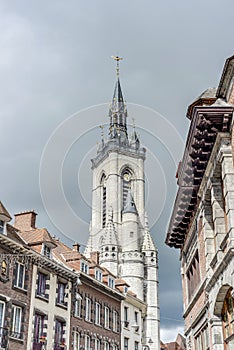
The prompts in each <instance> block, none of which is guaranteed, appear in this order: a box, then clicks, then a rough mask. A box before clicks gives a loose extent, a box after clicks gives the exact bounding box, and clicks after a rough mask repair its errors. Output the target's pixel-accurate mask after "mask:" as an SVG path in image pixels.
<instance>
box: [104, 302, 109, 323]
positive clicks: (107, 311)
mask: <svg viewBox="0 0 234 350" xmlns="http://www.w3.org/2000/svg"><path fill="white" fill-rule="evenodd" d="M104 327H105V328H110V309H109V307H107V306H105V319H104Z"/></svg>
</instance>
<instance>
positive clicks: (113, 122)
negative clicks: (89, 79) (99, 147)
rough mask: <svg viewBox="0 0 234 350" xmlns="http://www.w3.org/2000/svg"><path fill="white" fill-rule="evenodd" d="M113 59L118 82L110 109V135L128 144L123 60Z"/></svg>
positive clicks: (120, 58) (116, 57) (117, 57)
mask: <svg viewBox="0 0 234 350" xmlns="http://www.w3.org/2000/svg"><path fill="white" fill-rule="evenodd" d="M111 57H112V58H113V59H114V60H115V61H116V77H117V81H116V83H115V89H114V95H113V98H112V101H111V104H110V109H109V118H110V127H109V135H110V138H111V139H119V141H120V143H123V144H126V143H127V142H128V133H127V109H126V104H125V103H124V99H123V93H122V89H121V85H120V80H119V61H120V60H122V59H123V58H122V57H119V56H111Z"/></svg>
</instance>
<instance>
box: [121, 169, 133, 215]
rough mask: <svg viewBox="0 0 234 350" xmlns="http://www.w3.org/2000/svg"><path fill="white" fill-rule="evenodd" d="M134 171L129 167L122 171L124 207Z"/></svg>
mask: <svg viewBox="0 0 234 350" xmlns="http://www.w3.org/2000/svg"><path fill="white" fill-rule="evenodd" d="M131 180H132V172H131V171H130V170H129V169H125V170H124V171H123V172H122V206H123V208H124V206H125V203H126V198H127V194H128V191H129V190H130V188H131Z"/></svg>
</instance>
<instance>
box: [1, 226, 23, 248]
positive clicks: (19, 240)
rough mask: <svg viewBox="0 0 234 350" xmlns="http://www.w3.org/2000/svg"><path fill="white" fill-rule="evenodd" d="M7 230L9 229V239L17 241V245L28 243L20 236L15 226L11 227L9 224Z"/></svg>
mask: <svg viewBox="0 0 234 350" xmlns="http://www.w3.org/2000/svg"><path fill="white" fill-rule="evenodd" d="M6 228H7V237H9V238H11V239H12V240H13V241H15V242H17V243H20V244H25V243H26V242H25V241H24V239H22V238H21V237H20V236H19V234H18V230H17V229H16V228H15V227H14V226H11V225H10V224H7V226H6Z"/></svg>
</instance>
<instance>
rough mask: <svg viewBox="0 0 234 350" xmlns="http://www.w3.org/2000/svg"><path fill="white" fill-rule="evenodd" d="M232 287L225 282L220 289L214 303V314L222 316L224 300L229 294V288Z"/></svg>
mask: <svg viewBox="0 0 234 350" xmlns="http://www.w3.org/2000/svg"><path fill="white" fill-rule="evenodd" d="M230 288H232V286H230V285H229V284H224V285H223V286H222V287H221V288H220V289H219V291H218V294H217V297H216V300H215V304H214V315H215V316H218V317H221V314H222V309H223V302H224V299H225V297H226V295H227V292H228V290H229V289H230Z"/></svg>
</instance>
